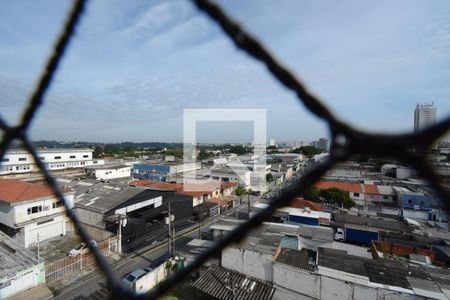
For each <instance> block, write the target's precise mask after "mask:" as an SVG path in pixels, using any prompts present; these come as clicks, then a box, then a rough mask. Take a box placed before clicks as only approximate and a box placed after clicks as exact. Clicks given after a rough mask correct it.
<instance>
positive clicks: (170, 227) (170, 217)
mask: <svg viewBox="0 0 450 300" xmlns="http://www.w3.org/2000/svg"><path fill="white" fill-rule="evenodd" d="M171 213H172V212H171V210H170V199H169V210H168V212H167V219H168V222H167V226H169V241H168V244H169V257H172V240H171V237H172V221H171V219H172V215H171Z"/></svg>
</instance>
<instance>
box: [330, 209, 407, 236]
mask: <svg viewBox="0 0 450 300" xmlns="http://www.w3.org/2000/svg"><path fill="white" fill-rule="evenodd" d="M334 221H335V223H336V225H337V226H338V227H344V226H346V225H350V226H352V225H359V226H365V227H369V228H370V227H373V228H374V229H382V230H387V231H397V232H410V231H411V230H412V229H411V228H410V227H409V226H408V225H407V224H405V223H403V222H401V221H400V220H397V219H395V218H382V217H376V218H375V217H374V218H372V217H366V216H356V215H350V214H345V213H335V214H334Z"/></svg>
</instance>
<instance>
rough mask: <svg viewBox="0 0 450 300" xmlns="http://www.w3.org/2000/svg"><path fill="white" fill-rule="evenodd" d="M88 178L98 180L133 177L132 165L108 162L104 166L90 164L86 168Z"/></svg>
mask: <svg viewBox="0 0 450 300" xmlns="http://www.w3.org/2000/svg"><path fill="white" fill-rule="evenodd" d="M84 172H85V173H86V177H87V178H93V179H96V180H109V179H116V178H126V177H131V167H130V166H127V165H112V164H106V165H102V166H89V167H86V168H84Z"/></svg>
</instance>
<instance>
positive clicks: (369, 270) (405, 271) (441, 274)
mask: <svg viewBox="0 0 450 300" xmlns="http://www.w3.org/2000/svg"><path fill="white" fill-rule="evenodd" d="M321 267H325V268H329V269H334V270H339V271H343V272H345V273H348V274H356V275H359V276H362V277H365V278H366V280H368V281H369V284H370V283H376V284H381V285H383V286H384V287H385V288H390V289H392V288H395V287H398V288H403V289H406V290H409V291H410V293H413V291H414V292H415V293H416V295H422V292H423V291H418V289H420V287H425V290H426V292H430V291H432V292H435V293H438V294H441V295H442V296H444V294H443V292H442V291H441V289H442V290H444V289H446V287H448V285H449V284H450V271H449V270H444V269H434V268H433V269H432V268H425V267H422V266H411V265H408V264H404V263H401V262H398V261H391V260H384V259H377V260H375V259H366V258H362V257H358V256H354V255H348V254H347V253H346V252H345V251H341V250H334V249H324V248H319V273H320V274H327V271H326V269H323V268H322V269H321ZM416 281H418V282H416ZM439 287H441V289H439ZM433 298H434V297H433Z"/></svg>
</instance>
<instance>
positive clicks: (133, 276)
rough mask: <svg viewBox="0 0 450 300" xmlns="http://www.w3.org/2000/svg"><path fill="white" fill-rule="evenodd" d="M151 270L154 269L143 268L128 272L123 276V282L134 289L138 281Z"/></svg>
mask: <svg viewBox="0 0 450 300" xmlns="http://www.w3.org/2000/svg"><path fill="white" fill-rule="evenodd" d="M150 271H152V269H151V268H142V269H138V270H135V271H133V272H130V273H128V274H126V275H125V276H124V277H123V279H122V282H123V283H125V285H126V286H128V287H130V289H132V290H133V291H134V290H135V284H136V281H137V280H138V279H139V278H141V277H142V276H144V275H145V274H147V273H148V272H150Z"/></svg>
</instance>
